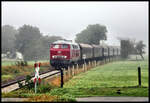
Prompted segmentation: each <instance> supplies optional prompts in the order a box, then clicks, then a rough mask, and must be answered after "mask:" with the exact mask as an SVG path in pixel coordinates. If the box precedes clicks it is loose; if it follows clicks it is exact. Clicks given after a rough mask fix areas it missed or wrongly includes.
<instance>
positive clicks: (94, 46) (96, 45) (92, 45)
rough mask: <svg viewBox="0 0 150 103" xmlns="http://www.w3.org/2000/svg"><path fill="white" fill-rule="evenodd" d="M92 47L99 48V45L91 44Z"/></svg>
mask: <svg viewBox="0 0 150 103" xmlns="http://www.w3.org/2000/svg"><path fill="white" fill-rule="evenodd" d="M92 46H93V47H100V45H95V44H93V45H92Z"/></svg>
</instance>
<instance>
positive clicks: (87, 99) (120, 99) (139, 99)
mask: <svg viewBox="0 0 150 103" xmlns="http://www.w3.org/2000/svg"><path fill="white" fill-rule="evenodd" d="M76 100H77V102H92V101H93V102H103V101H104V102H148V101H149V98H148V97H85V98H76Z"/></svg>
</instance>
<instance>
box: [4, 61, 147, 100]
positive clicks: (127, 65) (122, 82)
mask: <svg viewBox="0 0 150 103" xmlns="http://www.w3.org/2000/svg"><path fill="white" fill-rule="evenodd" d="M139 65H140V66H141V69H142V70H141V73H142V74H141V75H142V86H141V87H139V86H138V78H137V77H138V71H137V67H138V66H139ZM148 68H149V67H148V60H147V59H146V60H144V61H138V62H137V61H118V62H112V63H108V64H105V65H101V66H98V67H96V68H93V69H90V70H89V71H86V72H83V73H80V74H78V75H76V76H74V77H73V78H72V79H71V80H69V81H67V82H66V83H65V84H64V87H63V88H59V87H56V86H55V87H53V88H51V89H48V87H49V86H47V87H42V88H47V89H46V90H45V89H43V90H44V91H45V92H38V93H37V94H34V90H32V92H31V90H28V91H27V90H24V89H23V90H21V89H20V90H17V91H13V92H11V93H10V94H2V96H3V97H8V96H10V97H12V96H17V97H27V98H30V99H29V101H44V99H42V98H49V99H50V98H51V99H50V100H49V99H45V101H65V102H66V101H67V102H70V101H75V98H77V97H89V96H137V97H147V96H148V91H149V86H148V76H149V75H148ZM55 82H56V81H55ZM57 82H60V81H57ZM50 83H52V81H50ZM55 84H57V83H55ZM44 86H45V85H44ZM43 90H42V91H43ZM17 94H18V95H17Z"/></svg>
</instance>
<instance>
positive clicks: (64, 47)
mask: <svg viewBox="0 0 150 103" xmlns="http://www.w3.org/2000/svg"><path fill="white" fill-rule="evenodd" d="M61 48H62V49H66V48H69V46H68V44H62V45H61Z"/></svg>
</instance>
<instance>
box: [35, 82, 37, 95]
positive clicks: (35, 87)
mask: <svg viewBox="0 0 150 103" xmlns="http://www.w3.org/2000/svg"><path fill="white" fill-rule="evenodd" d="M35 93H37V80H36V82H35Z"/></svg>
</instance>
